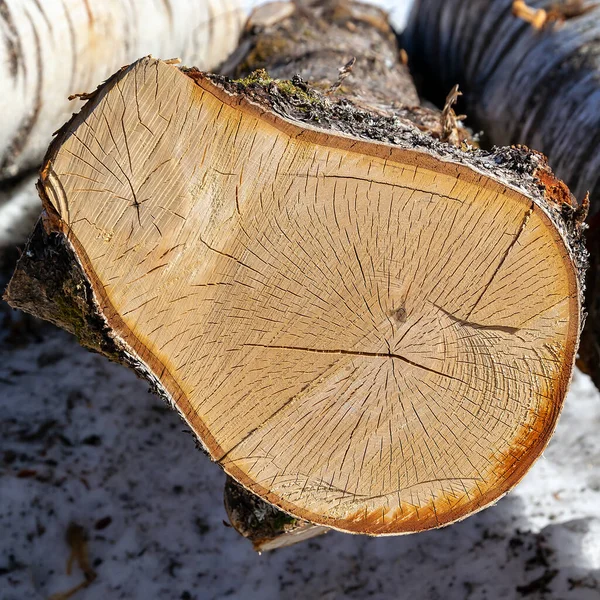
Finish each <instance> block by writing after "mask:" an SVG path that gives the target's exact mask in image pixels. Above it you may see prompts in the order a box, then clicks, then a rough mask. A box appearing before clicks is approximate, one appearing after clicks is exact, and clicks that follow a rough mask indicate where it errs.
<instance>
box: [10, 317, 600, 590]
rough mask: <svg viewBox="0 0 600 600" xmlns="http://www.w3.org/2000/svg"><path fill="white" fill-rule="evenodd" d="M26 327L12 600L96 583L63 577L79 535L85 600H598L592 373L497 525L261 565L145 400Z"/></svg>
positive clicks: (578, 381)
mask: <svg viewBox="0 0 600 600" xmlns="http://www.w3.org/2000/svg"><path fill="white" fill-rule="evenodd" d="M15 318H16V319H17V322H16V323H15V322H13V321H10V322H8V320H7V322H6V323H5V328H4V330H5V331H4V341H3V342H2V347H1V349H0V414H1V415H2V420H1V430H0V435H1V439H2V451H3V462H2V465H1V471H0V497H1V505H0V531H1V532H2V535H1V537H0V597H1V598H3V599H5V600H17V599H18V600H21V599H24V598H27V599H31V600H37V599H42V598H43V599H46V598H48V597H49V596H50V595H51V594H55V593H58V592H64V591H66V590H68V589H69V588H70V587H72V586H74V585H76V584H77V583H79V582H80V581H81V580H82V579H83V576H82V574H81V572H80V571H79V569H78V568H77V567H75V568H74V571H73V573H72V574H71V576H68V575H67V574H66V565H67V560H68V556H69V547H68V545H67V543H66V541H65V533H66V531H67V527H68V526H69V523H71V522H75V523H77V524H79V525H81V526H82V527H84V528H85V529H86V531H87V532H88V536H89V542H88V547H89V554H90V561H91V563H92V564H93V565H94V568H95V570H96V571H97V574H98V576H97V579H96V580H95V581H94V582H93V583H92V584H91V585H90V586H89V587H88V588H86V589H82V590H80V591H78V592H77V594H76V595H75V596H74V598H76V599H80V600H96V599H98V600H101V599H102V600H104V599H106V598H110V599H117V598H128V599H133V600H137V599H140V600H142V599H144V600H145V599H152V598H169V599H170V598H173V599H179V598H181V599H186V598H188V599H189V598H195V599H198V600H200V599H201V600H204V599H211V598H240V599H244V600H246V599H252V598H257V599H258V598H260V599H261V600H269V599H271V598H283V599H287V598H289V599H296V598H310V599H312V598H324V599H335V598H367V597H369V598H415V599H419V598H426V599H432V600H435V599H436V598H440V599H444V600H451V599H454V598H456V599H461V600H462V599H464V598H469V599H472V600H476V599H485V598H487V599H490V600H491V599H495V598H522V597H527V598H534V599H537V598H552V599H554V598H575V599H582V600H583V599H588V598H589V599H592V598H595V599H597V598H598V597H599V596H600V438H599V436H598V431H600V396H599V394H598V393H597V392H596V390H595V388H593V386H592V384H591V383H590V381H589V379H588V378H587V377H586V376H584V375H582V374H580V373H576V375H575V379H574V382H573V384H572V387H571V392H570V394H569V396H568V399H567V402H566V406H565V410H564V413H563V415H562V417H561V420H560V424H559V427H558V430H557V432H556V434H555V437H554V438H553V440H552V442H551V444H550V446H549V448H548V450H547V452H546V453H545V456H544V457H543V458H542V459H541V460H540V461H538V463H537V464H536V465H535V466H534V468H533V469H532V470H531V472H530V473H529V474H528V475H527V476H526V478H525V480H524V481H523V482H522V483H521V484H520V485H519V486H518V487H517V488H516V490H515V491H514V492H513V493H511V494H510V495H509V496H508V497H506V498H504V499H503V500H501V501H500V502H499V503H498V504H497V505H496V506H495V507H493V508H490V509H488V510H485V511H483V512H482V513H479V514H477V515H475V516H473V517H471V518H469V519H467V520H465V521H464V522H462V523H459V524H457V525H453V526H450V527H447V528H445V529H442V530H438V531H433V532H427V533H423V534H417V535H412V536H406V537H397V538H385V539H375V538H365V537H357V536H350V535H344V534H341V533H329V534H327V535H325V536H323V537H321V538H316V539H315V540H314V541H309V542H306V543H303V544H300V545H298V546H294V547H290V548H286V549H283V550H278V551H275V552H273V553H265V554H263V555H261V556H259V555H257V554H256V553H255V552H254V551H253V550H252V548H251V545H250V544H249V542H247V541H246V540H244V539H243V538H241V537H240V536H238V534H237V533H236V532H235V531H234V530H233V529H231V528H228V527H226V526H225V525H224V524H223V519H225V518H226V514H225V511H224V508H223V504H222V487H223V482H224V475H223V473H222V472H221V471H220V469H219V468H218V467H217V466H216V465H215V464H213V463H211V462H210V460H209V459H208V458H207V457H206V456H204V455H203V454H202V453H201V452H199V451H197V450H196V448H195V445H194V441H193V438H192V435H191V434H190V433H189V432H187V433H186V427H185V426H184V424H183V423H182V421H180V420H179V418H178V417H177V415H176V414H175V413H174V412H172V411H170V410H168V409H166V407H164V406H163V404H162V403H161V401H160V400H159V399H158V398H156V397H154V396H153V395H150V394H148V393H147V388H148V386H147V384H146V383H145V382H143V381H141V380H139V379H137V378H136V377H135V375H134V374H133V373H132V372H130V371H129V370H127V369H126V368H124V367H120V366H118V365H115V364H112V363H109V362H108V361H107V360H106V359H104V358H102V357H100V356H98V355H94V354H91V353H88V352H87V351H86V350H84V349H83V348H81V347H79V346H78V345H77V343H76V342H75V340H74V338H72V337H70V336H69V335H67V334H66V333H63V332H60V331H57V330H55V329H54V328H52V327H50V326H48V327H44V328H42V330H40V331H37V330H34V333H33V334H28V333H26V328H25V327H24V326H23V324H22V323H20V322H19V317H18V315H17V313H14V316H13V317H12V319H15ZM15 331H16V332H17V333H16V335H15ZM24 332H25V333H24ZM36 336H41V339H36ZM11 338H12V340H11ZM15 343H17V344H18V345H20V347H15ZM107 517H110V520H111V521H110V524H108V525H107V526H106V527H105V528H103V529H97V527H98V526H99V525H101V524H102V523H101V519H105V523H106V521H107V519H106V518H107ZM540 578H541V579H540ZM532 582H533V585H531V584H532ZM544 582H546V583H545V585H544ZM528 586H529V587H528ZM544 590H546V591H544Z"/></svg>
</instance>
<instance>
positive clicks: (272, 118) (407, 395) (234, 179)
mask: <svg viewBox="0 0 600 600" xmlns="http://www.w3.org/2000/svg"><path fill="white" fill-rule="evenodd" d="M286 86H287V87H286ZM286 86H283V85H281V86H279V84H278V82H274V81H267V82H253V83H251V84H249V83H247V82H246V83H245V84H242V83H236V82H231V81H229V80H226V79H224V78H219V77H216V76H207V75H205V74H202V73H199V72H197V71H194V70H189V71H182V70H179V69H178V68H176V67H175V66H172V65H168V64H166V63H164V62H161V61H158V60H154V59H150V58H146V59H142V60H140V61H138V62H137V63H135V64H133V65H131V66H130V67H128V68H126V69H124V70H122V71H121V72H119V73H117V74H116V75H115V76H114V77H113V78H111V79H110V80H109V81H108V82H107V83H106V84H105V85H104V86H103V87H102V88H100V90H99V91H98V93H97V94H96V95H95V96H94V97H93V98H92V99H91V100H90V101H89V102H88V104H87V105H86V106H85V107H84V109H83V110H82V112H81V113H80V114H79V115H77V116H76V117H74V119H73V120H72V121H71V122H70V123H69V124H67V126H66V127H65V128H64V129H63V130H62V131H61V132H60V133H59V135H58V137H57V139H56V141H55V143H54V144H53V146H52V147H51V149H50V151H49V154H48V157H47V161H46V164H45V167H44V169H43V171H42V176H41V184H40V189H41V192H42V196H43V200H44V206H45V209H46V213H47V214H46V221H45V222H46V227H47V229H48V230H51V231H54V232H58V233H59V234H62V235H63V236H64V239H65V243H66V244H67V245H68V247H69V248H71V251H72V252H73V255H74V256H75V257H76V259H77V261H78V262H79V263H80V265H81V269H82V272H83V273H84V274H85V276H86V278H87V280H88V282H89V286H90V290H91V292H92V294H93V299H94V301H95V303H97V307H98V313H99V314H100V315H101V316H102V319H103V320H104V322H105V323H106V326H107V327H108V330H109V331H110V332H111V333H110V337H111V338H112V340H113V342H114V344H116V345H117V346H118V349H119V352H122V353H124V354H125V355H127V356H128V357H129V360H130V361H131V362H133V363H135V364H137V365H138V367H139V368H140V369H141V370H142V371H143V372H146V373H147V376H148V377H149V378H150V379H151V380H152V381H153V382H155V384H156V385H157V387H158V388H159V390H160V391H161V392H162V394H163V395H164V396H165V397H167V398H168V399H169V400H170V401H171V402H172V403H173V404H174V405H175V406H176V407H177V409H178V410H179V411H180V413H181V415H182V416H183V417H184V419H185V420H186V421H187V423H189V425H190V427H191V428H192V429H193V431H194V432H195V433H196V434H197V436H198V437H199V439H200V440H201V441H202V444H203V445H204V446H205V448H206V450H207V451H208V453H209V454H210V455H211V457H212V458H213V459H214V460H215V461H217V462H219V463H220V465H221V466H222V467H223V468H224V469H225V471H226V472H227V473H228V474H229V475H231V476H232V477H233V478H234V479H235V480H237V481H238V482H239V483H240V484H241V485H242V486H244V487H245V488H248V489H249V490H251V491H252V492H253V493H254V494H256V495H257V496H259V497H261V498H262V499H264V500H266V501H267V502H269V503H271V504H274V505H275V506H278V507H280V508H282V509H283V510H284V511H286V512H287V513H289V514H291V515H293V516H295V517H297V518H299V519H303V520H306V521H310V522H312V523H316V524H320V525H325V526H327V527H333V528H336V529H340V530H343V531H348V532H355V533H369V534H374V535H383V534H397V533H407V532H412V531H419V530H425V529H429V528H433V527H438V526H441V525H444V524H447V523H450V522H453V521H456V520H459V519H461V518H464V517H465V516H467V515H469V514H471V513H473V512H475V511H477V510H480V509H481V508H484V507H485V506H487V505H489V504H491V503H493V502H495V501H496V500H497V499H498V498H499V497H500V496H502V495H503V494H504V493H505V492H506V491H508V490H509V489H510V488H511V487H513V486H514V485H515V484H516V483H517V482H518V481H519V480H520V479H521V477H522V476H523V475H524V474H525V472H526V471H527V470H528V469H529V467H530V466H531V465H532V463H533V462H534V460H535V459H536V458H537V457H538V456H539V455H540V454H541V452H542V450H543V449H544V447H545V445H546V443H547V442H548V440H549V438H550V436H551V434H552V431H553V430H554V427H555V424H556V420H557V418H558V415H559V412H560V409H561V406H562V402H563V399H564V395H565V393H566V389H567V386H568V383H569V379H570V375H571V370H572V367H573V360H574V356H575V352H576V347H577V341H578V334H579V328H580V323H581V311H580V303H581V284H580V277H581V273H582V269H583V264H582V260H581V248H580V241H579V231H578V230H577V229H576V226H575V224H574V222H572V221H568V220H565V219H564V218H563V215H564V214H565V207H564V206H563V205H562V204H560V203H559V202H558V200H556V199H555V198H553V197H552V196H551V195H550V194H549V193H546V192H547V188H546V185H545V184H544V181H546V180H547V179H548V177H550V176H551V175H550V174H549V172H548V170H547V167H546V165H545V163H544V162H543V159H542V158H541V157H540V156H539V155H536V154H533V153H531V152H529V151H526V150H524V149H518V148H515V149H512V150H499V151H496V152H495V153H484V152H477V151H472V152H466V153H465V152H461V151H459V150H457V149H455V148H452V147H450V146H448V145H444V144H440V143H438V142H435V141H434V140H432V139H431V138H430V137H428V136H425V135H423V134H421V133H420V132H419V131H418V130H417V129H416V128H415V127H414V126H412V125H410V124H407V123H400V122H398V120H397V119H394V120H390V119H386V118H385V117H381V116H376V115H371V114H369V113H365V112H361V111H359V110H357V109H355V108H353V107H352V106H351V105H349V104H348V103H347V102H344V101H334V100H328V99H326V98H325V96H323V95H319V94H318V93H315V92H312V91H311V90H309V89H308V88H306V87H301V82H298V81H297V82H296V84H290V83H289V82H288V83H286ZM290 86H291V88H294V89H292V90H291V91H290ZM286 93H289V94H295V95H296V96H298V97H300V98H303V100H302V102H304V104H302V102H290V101H289V98H288V97H287V96H286ZM296 100H297V98H296ZM305 106H311V107H312V110H311V111H305V110H303V107H305ZM292 116H293V119H292V118H291V117H292ZM367 117H368V118H367ZM369 119H370V120H369ZM315 121H316V122H318V123H319V124H320V127H321V128H319V129H317V128H315V126H314V124H313V123H314V122H315ZM361 123H362V125H361ZM365 123H368V125H365ZM328 128H329V129H328ZM334 129H335V130H338V131H339V130H341V131H344V130H349V129H352V130H354V132H355V134H356V136H357V137H350V136H348V135H344V134H342V133H339V132H337V131H334ZM370 140H377V141H370ZM390 141H393V142H394V143H395V144H396V145H391V144H390V143H389V142H390ZM542 175H543V177H542ZM19 294H20V288H19V286H14V287H13V285H12V284H11V287H9V290H8V294H7V296H8V299H9V301H11V302H12V303H13V304H14V305H25V302H23V301H22V300H20V299H19Z"/></svg>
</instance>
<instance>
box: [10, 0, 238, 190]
mask: <svg viewBox="0 0 600 600" xmlns="http://www.w3.org/2000/svg"><path fill="white" fill-rule="evenodd" d="M245 18H246V15H245V11H244V10H243V4H242V2H239V1H238V0H202V1H201V2H190V1H187V0H186V1H183V2H175V1H173V0H163V1H162V2H154V1H150V0H130V1H128V2H125V1H124V0H102V2H93V1H91V0H62V1H60V2H59V1H58V0H51V1H48V0H44V1H43V2H39V1H37V0H36V1H33V0H5V1H2V2H0V36H1V38H2V41H3V43H2V44H1V45H0V81H2V94H1V95H0V140H1V141H0V179H4V178H6V177H12V176H14V175H16V174H17V173H18V172H19V171H22V170H24V169H26V168H29V167H32V166H33V167H36V168H37V167H38V166H39V164H40V163H41V160H42V158H43V155H44V152H45V151H46V149H47V147H48V144H49V143H50V141H51V139H52V133H53V132H54V131H56V130H57V129H58V128H59V127H61V126H62V125H63V124H64V122H65V121H66V120H67V119H68V118H69V117H70V116H71V114H72V113H73V112H74V111H76V110H79V108H81V103H80V102H74V103H73V102H72V103H69V101H68V99H67V98H68V96H70V95H72V94H77V93H82V92H90V91H92V89H93V88H94V87H96V86H97V85H98V83H99V82H101V81H102V80H103V79H106V78H107V77H109V76H110V75H112V74H113V73H114V72H115V71H116V70H117V69H118V68H120V67H121V66H122V65H124V64H127V63H129V62H131V61H133V60H135V59H137V58H139V57H140V56H144V55H146V54H149V53H153V54H155V55H157V56H164V57H171V56H178V57H180V58H182V59H183V60H185V61H186V62H187V64H195V65H198V66H201V67H202V68H205V69H212V68H215V67H216V66H217V65H218V64H219V63H220V62H221V61H223V60H224V59H225V58H226V57H227V55H228V54H229V53H230V52H231V51H232V50H233V49H234V48H235V47H236V45H237V39H238V35H239V33H240V31H241V28H242V25H243V23H244V20H245Z"/></svg>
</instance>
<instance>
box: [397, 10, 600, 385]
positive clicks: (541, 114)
mask: <svg viewBox="0 0 600 600" xmlns="http://www.w3.org/2000/svg"><path fill="white" fill-rule="evenodd" d="M521 4H522V3H521ZM526 6H529V7H530V9H531V10H530V11H529V12H530V13H531V17H532V18H530V19H529V20H527V15H526V12H524V11H523V9H522V8H521V9H520V10H516V11H515V12H516V13H517V14H513V1H512V0H473V1H471V2H463V1H461V0H445V1H444V2H437V1H436V0H417V1H416V2H415V4H414V6H413V11H412V14H411V17H410V20H409V23H408V26H407V29H406V31H405V32H404V35H403V44H404V46H405V47H406V49H407V50H408V53H409V56H410V64H411V66H412V68H413V71H414V72H415V73H417V74H420V78H421V79H422V81H423V84H424V92H425V93H426V94H428V95H431V96H434V97H437V99H438V100H439V99H440V98H441V94H443V93H444V90H445V89H447V88H448V86H452V85H454V84H455V83H459V84H460V86H461V88H462V89H463V90H464V92H465V95H464V107H465V111H466V112H467V113H468V115H469V123H470V124H471V125H472V126H473V127H477V128H481V129H483V131H484V134H485V136H486V138H487V139H489V142H490V143H493V144H526V145H527V146H529V147H531V148H536V149H537V150H540V151H541V152H543V153H544V154H546V155H547V156H548V160H549V162H550V165H551V166H552V168H553V169H554V171H555V172H556V173H557V175H558V176H559V177H561V178H563V179H564V180H565V182H566V183H567V184H568V185H569V187H570V188H571V189H572V190H573V192H574V193H575V195H576V196H577V197H578V198H579V199H580V200H583V199H584V198H585V196H586V193H587V192H588V191H589V193H590V215H591V219H590V232H589V234H588V235H587V243H588V248H589V250H590V258H591V260H590V262H591V265H590V269H589V277H588V281H587V293H586V309H587V313H588V316H587V320H586V326H585V330H584V332H583V335H582V339H581V347H580V356H579V361H578V365H579V366H580V368H581V369H582V370H583V371H585V372H586V373H588V374H590V375H591V376H592V378H593V380H594V382H595V384H596V386H598V387H600V241H599V239H598V238H599V235H598V234H599V233H600V221H599V215H600V111H598V102H599V98H600V35H599V34H600V18H599V17H600V4H598V3H597V2H593V1H591V0H590V1H587V0H586V1H585V2H584V1H582V2H573V1H571V2H564V3H560V2H558V3H557V2H551V1H550V0H537V1H528V2H527V5H526ZM515 8H516V7H515ZM542 12H544V13H545V15H546V17H545V18H544V19H543V20H542V21H541V25H540V27H541V28H536V26H535V25H536V23H535V18H534V17H536V15H542ZM549 14H550V15H554V16H553V18H552V19H548V18H547V17H548V15H549ZM518 15H520V16H518ZM542 17H543V15H542ZM432 72H435V73H436V74H439V79H436V80H435V81H432V79H431V78H429V77H428V74H429V73H432ZM428 83H429V84H432V85H427V84H428Z"/></svg>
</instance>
